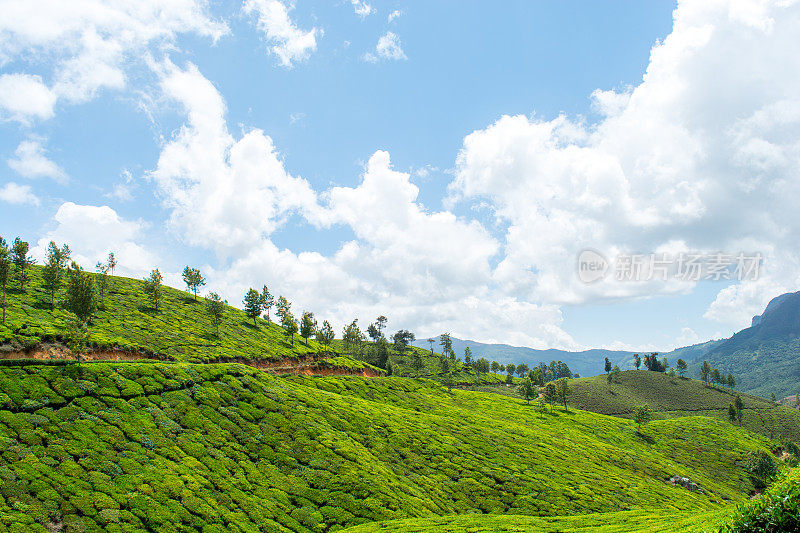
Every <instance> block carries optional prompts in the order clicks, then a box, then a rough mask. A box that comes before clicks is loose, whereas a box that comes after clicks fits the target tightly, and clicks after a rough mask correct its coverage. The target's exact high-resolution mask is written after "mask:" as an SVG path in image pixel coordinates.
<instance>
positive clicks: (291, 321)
mask: <svg viewBox="0 0 800 533" xmlns="http://www.w3.org/2000/svg"><path fill="white" fill-rule="evenodd" d="M281 326H283V334H284V335H285V336H286V337H288V338H289V339H290V340H291V341H292V346H294V334H295V333H297V319H295V318H294V316H292V313H286V314H285V315H283V319H282V320H281Z"/></svg>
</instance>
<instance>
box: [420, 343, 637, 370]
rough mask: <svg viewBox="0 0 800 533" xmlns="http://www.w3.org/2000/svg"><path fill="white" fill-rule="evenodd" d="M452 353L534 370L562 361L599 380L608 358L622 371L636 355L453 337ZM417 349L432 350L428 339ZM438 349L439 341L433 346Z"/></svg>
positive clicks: (602, 350)
mask: <svg viewBox="0 0 800 533" xmlns="http://www.w3.org/2000/svg"><path fill="white" fill-rule="evenodd" d="M452 340H453V350H454V351H455V352H456V354H458V356H459V357H460V356H461V355H462V354H463V353H464V348H469V349H470V350H471V351H472V356H473V357H474V358H476V359H477V358H480V357H485V358H486V359H488V360H489V361H497V362H498V363H500V364H503V365H504V364H508V363H513V364H519V363H525V364H527V365H528V366H530V367H532V366H535V365H538V364H539V363H542V362H544V363H549V362H550V361H562V362H564V363H566V364H567V365H568V366H569V368H570V370H572V372H573V373H578V374H580V375H581V376H596V375H598V374H602V373H603V362H604V361H605V358H606V357H608V358H609V360H611V362H612V364H618V365H620V367H623V365H625V364H626V362H628V361H629V360H632V358H633V352H625V351H616V350H604V349H599V348H598V349H591V350H584V351H580V352H569V351H566V350H557V349H547V350H536V349H534V348H527V347H524V346H511V345H508V344H486V343H482V342H476V341H470V340H463V339H457V338H455V337H453V339H452ZM414 346H417V347H420V348H423V349H426V351H427V348H428V347H429V344H428V341H427V339H417V340H416V341H415V342H414ZM434 346H436V347H437V349H438V340H437V343H436V344H435V345H434Z"/></svg>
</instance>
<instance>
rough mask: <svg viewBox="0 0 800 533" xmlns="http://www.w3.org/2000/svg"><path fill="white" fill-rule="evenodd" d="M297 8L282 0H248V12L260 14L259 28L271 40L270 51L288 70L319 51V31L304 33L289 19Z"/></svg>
mask: <svg viewBox="0 0 800 533" xmlns="http://www.w3.org/2000/svg"><path fill="white" fill-rule="evenodd" d="M292 8H293V6H290V7H287V6H286V5H285V4H284V3H282V2H279V1H278V0H245V2H244V12H245V13H247V14H248V15H252V14H256V15H257V17H258V29H260V30H261V31H263V32H264V35H265V36H266V38H267V40H268V41H269V43H270V44H269V51H270V52H271V53H273V54H275V55H276V56H278V60H279V61H280V64H281V65H282V66H284V67H292V66H293V65H294V63H297V62H299V61H304V60H306V59H308V58H309V57H310V56H311V53H312V52H314V51H315V50H316V49H317V31H318V30H317V28H311V29H310V30H308V31H304V30H301V29H299V28H298V27H297V25H296V24H295V23H294V21H292V19H291V18H290V17H289V11H290V10H291V9H292Z"/></svg>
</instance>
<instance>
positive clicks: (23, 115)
mask: <svg viewBox="0 0 800 533" xmlns="http://www.w3.org/2000/svg"><path fill="white" fill-rule="evenodd" d="M0 42H1V41H0ZM55 104H56V95H55V94H54V93H53V91H51V90H50V89H49V88H48V87H47V86H46V85H45V84H44V83H43V82H42V78H41V77H40V76H33V75H30V74H3V75H2V76H0V118H2V119H5V120H15V121H17V122H21V123H23V124H29V123H30V120H31V119H33V118H38V119H48V118H50V117H52V116H53V107H54V106H55Z"/></svg>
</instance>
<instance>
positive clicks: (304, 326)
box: [300, 311, 317, 346]
mask: <svg viewBox="0 0 800 533" xmlns="http://www.w3.org/2000/svg"><path fill="white" fill-rule="evenodd" d="M316 329H317V319H315V318H314V313H311V312H309V311H303V315H302V317H301V318H300V336H301V337H303V339H304V340H305V343H306V346H308V338H309V337H310V336H311V335H313V334H314V331H315V330H316Z"/></svg>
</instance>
